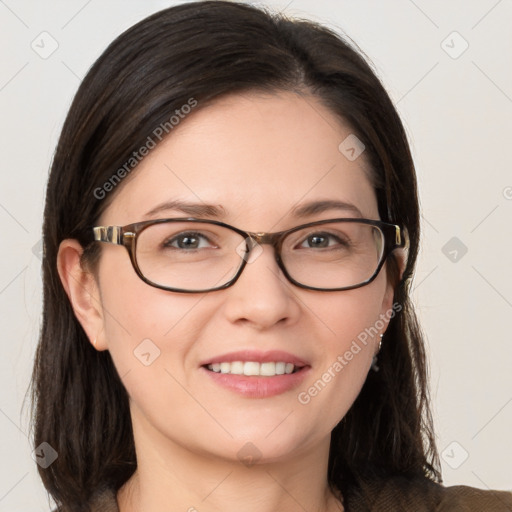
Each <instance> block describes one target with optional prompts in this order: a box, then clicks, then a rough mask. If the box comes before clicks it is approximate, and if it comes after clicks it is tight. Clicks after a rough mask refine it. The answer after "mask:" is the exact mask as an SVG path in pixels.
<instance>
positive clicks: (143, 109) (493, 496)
mask: <svg viewBox="0 0 512 512" xmlns="http://www.w3.org/2000/svg"><path fill="white" fill-rule="evenodd" d="M418 242H419V208H418V198H417V192H416V178H415V173H414V166H413V162H412V159H411V155H410V151H409V148H408V144H407V140H406V137H405V134H404V130H403V127H402V124H401V122H400V119H399V117H398V115H397V113H396V111H395V109H394V107H393V105H392V104H391V102H390V99H389V97H388V95H387V94H386V92H385V90H384V89H383V87H382V85H381V84H380V82H379V80H378V79H377V78H376V76H375V75H374V73H373V72H372V70H371V69H370V67H369V66H368V64H367V63H366V62H365V60H364V59H363V58H362V57H361V56H360V55H359V53H358V52H357V51H356V50H355V49H354V48H352V47H351V46H350V45H349V44H348V43H347V42H345V41H344V40H342V39H341V38H340V37H339V36H337V35H336V34H334V33H332V32H330V31H329V30H327V29H325V28H323V27H321V26H318V25H315V24H313V23H310V22H306V21H292V20H288V19H286V18H283V17H280V16H277V15H271V14H268V13H266V12H264V11H262V10H258V9H256V8H254V7H250V6H247V5H243V4H238V3H227V2H218V1H209V2H194V3H189V4H182V5H180V6H177V7H174V8H171V9H167V10H164V11H161V12H159V13H157V14H155V15H153V16H151V17H149V18H147V19H145V20H143V21H142V22H140V23H138V24H137V25H135V26H134V27H132V28H131V29H129V30H128V31H126V32H125V33H124V34H122V35H121V36H120V37H119V38H118V39H116V41H114V42H113V43H112V44H111V45H110V46H109V48H108V49H107V50H106V51H105V52H104V54H103V55H102V56H101V57H100V58H99V59H98V61H97V62H96V63H95V64H94V66H93V67H92V68H91V70H90V72H89V73H88V75H87V76H86V78H85V79H84V81H83V83H82V84H81V86H80V89H79V91H78V93H77V95H76V98H75V100H74V102H73V104H72V106H71V109H70V112H69V115H68V118H67V120H66V122H65V125H64V127H63V131H62V135H61V138H60V141H59V144H58V148H57V151H56V154H55V158H54V162H53V166H52V171H51V175H50V179H49V183H48V190H47V200H46V209H45V221H44V267H43V268H44V322H43V329H42V333H41V339H40V343H39V347H38V352H37V357H36V363H35V368H34V376H33V386H34V387H33V389H34V404H35V411H34V412H35V420H34V423H35V440H34V441H35V446H41V444H42V443H47V445H43V447H44V450H46V451H44V450H43V452H42V453H43V454H44V456H48V457H49V455H48V454H49V453H50V454H53V456H52V457H51V459H52V460H51V462H50V459H49V460H48V464H44V465H40V467H39V471H40V475H41V478H42V480H43V483H44V485H45V486H46V488H47V489H48V491H49V493H50V494H51V495H52V496H53V498H54V499H55V500H56V502H57V504H58V505H59V510H63V511H75V510H76V511H78V510H80V511H82V510H84V511H85V510H93V511H95V510H98V511H99V510H101V511H109V510H111V511H120V512H135V511H142V510H143V511H145V512H160V511H164V510H165V511H169V510H188V511H195V510H197V511H203V510H212V511H213V510H222V511H230V510H235V509H236V510H239V509H240V507H241V506H243V508H244V510H258V511H259V512H261V511H274V510H290V511H291V510H293V511H295V510H308V511H313V510H315V511H322V512H324V511H329V512H332V511H337V510H345V511H368V510H378V511H386V510H393V511H396V510H404V511H405V510H407V511H410V510H415V511H420V510H446V511H448V510H450V511H453V510H512V496H511V495H510V494H509V493H505V492H491V491H480V490H478V489H472V488H469V487H463V486H458V487H453V488H444V487H443V486H442V485H441V475H440V469H439V461H438V455H437V451H436V447H435V443H434V434H433V428H432V421H431V416H430V413H429V401H428V393H427V384H426V383H427V378H426V362H425V353H424V347H423V339H422V335H421V331H420V328H419V326H418V324H417V322H416V317H415V314H414V309H413V307H412V305H411V302H410V298H409V292H410V289H409V284H410V278H411V276H412V274H413V270H414V265H415V261H416V256H417V251H418ZM123 245H124V247H122V246H123ZM48 445H49V446H48ZM43 466H47V467H46V468H44V469H43ZM464 507H465V508H464Z"/></svg>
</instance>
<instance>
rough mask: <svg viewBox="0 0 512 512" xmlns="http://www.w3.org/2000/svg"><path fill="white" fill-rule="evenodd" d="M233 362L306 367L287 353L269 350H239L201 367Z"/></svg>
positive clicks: (298, 359)
mask: <svg viewBox="0 0 512 512" xmlns="http://www.w3.org/2000/svg"><path fill="white" fill-rule="evenodd" d="M233 361H254V362H257V363H271V362H276V363H278V362H283V363H292V364H293V365H294V366H298V367H302V366H308V363H307V362H305V361H304V360H303V359H301V358H300V357H297V356H295V355H293V354H290V353H289V352H283V351H282V350H270V351H268V352H260V351H257V350H239V351H236V352H229V353H226V354H221V355H219V356H215V357H211V358H209V359H207V360H205V361H203V362H202V363H201V366H207V365H209V364H215V363H225V362H227V363H230V362H233Z"/></svg>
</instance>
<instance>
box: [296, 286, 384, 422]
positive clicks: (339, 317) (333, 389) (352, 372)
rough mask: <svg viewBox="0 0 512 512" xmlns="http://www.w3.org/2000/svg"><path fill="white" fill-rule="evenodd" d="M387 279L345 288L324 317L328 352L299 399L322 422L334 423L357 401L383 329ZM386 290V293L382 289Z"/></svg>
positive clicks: (324, 345)
mask: <svg viewBox="0 0 512 512" xmlns="http://www.w3.org/2000/svg"><path fill="white" fill-rule="evenodd" d="M381 281H382V280H376V281H374V282H373V283H372V284H370V285H368V286H365V287H362V288H358V289H355V290H350V291H345V292H340V294H339V295H337V296H333V297H332V299H331V300H329V301H326V303H325V304H324V305H322V307H318V308H315V310H317V311H320V312H321V314H319V317H320V318H321V319H322V322H321V323H319V325H321V324H323V325H324V327H325V328H323V329H322V332H323V333H324V334H323V335H322V336H321V337H319V338H320V339H319V342H320V343H322V348H323V351H322V352H323V353H322V357H321V360H320V361H319V363H318V364H317V365H316V368H315V371H314V372H313V373H312V375H311V378H310V379H308V381H307V383H305V385H303V386H302V387H301V389H300V390H299V392H298V395H297V399H298V402H299V404H301V406H302V407H304V408H306V409H307V410H309V412H310V413H311V415H312V416H313V417H317V418H321V422H322V425H323V426H322V428H327V427H328V428H329V429H332V428H334V426H335V425H336V424H337V423H338V422H339V421H340V420H341V418H342V417H343V416H344V415H345V414H346V413H347V411H348V409H349V408H350V407H351V405H352V404H353V402H354V401H355V399H356V398H357V395H358V394H359V392H360V391H361V388H362V386H363V384H364V382H365V380H366V377H367V375H368V371H369V368H370V367H371V363H372V360H373V355H374V353H375V351H376V347H377V346H378V343H379V340H380V336H379V333H380V332H382V331H383V330H384V329H383V323H382V320H381V317H380V315H381V313H382V297H383V293H384V286H383V283H382V282H381ZM381 292H382V293H381Z"/></svg>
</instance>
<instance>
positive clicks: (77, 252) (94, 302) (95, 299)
mask: <svg viewBox="0 0 512 512" xmlns="http://www.w3.org/2000/svg"><path fill="white" fill-rule="evenodd" d="M82 253H83V247H82V246H81V245H80V244H79V243H78V241H77V240H74V239H66V240H63V241H62V242H61V244H60V246H59V252H58V255H57V270H58V272H59V276H60V280H61V281H62V285H63V287H64V290H65V291H66V294H67V296H68V298H69V302H70V303H71V307H72V308H73V311H74V313H75V316H76V318H77V319H78V321H79V322H80V324H81V325H82V327H83V329H84V331H85V333H86V334H87V337H88V338H89V341H90V342H91V343H92V344H93V345H94V347H95V348H96V349H97V350H106V349H107V348H108V347H107V344H106V340H105V337H104V335H103V331H104V330H103V327H104V324H103V319H104V316H103V308H102V305H101V297H100V293H99V287H98V283H97V282H96V278H95V277H94V275H93V273H92V272H90V271H88V270H87V269H84V268H83V267H82V265H81V263H80V258H81V256H82Z"/></svg>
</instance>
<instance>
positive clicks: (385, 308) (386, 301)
mask: <svg viewBox="0 0 512 512" xmlns="http://www.w3.org/2000/svg"><path fill="white" fill-rule="evenodd" d="M393 257H394V258H395V261H396V265H397V267H398V278H397V281H396V284H397V285H398V283H399V282H400V281H401V280H402V277H403V275H404V272H405V267H406V266H407V251H406V250H404V249H401V250H395V251H394V252H393ZM395 287H396V285H395V283H392V282H391V281H390V280H389V279H387V280H386V288H385V291H384V296H383V299H382V306H381V317H380V318H381V319H382V320H384V321H385V322H386V325H385V327H384V328H383V329H382V334H384V333H385V332H386V330H387V328H388V324H389V320H391V318H393V316H394V315H395V313H396V311H395V309H398V311H400V309H401V307H399V308H397V306H396V305H395V304H394V303H393V299H394V296H395Z"/></svg>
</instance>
